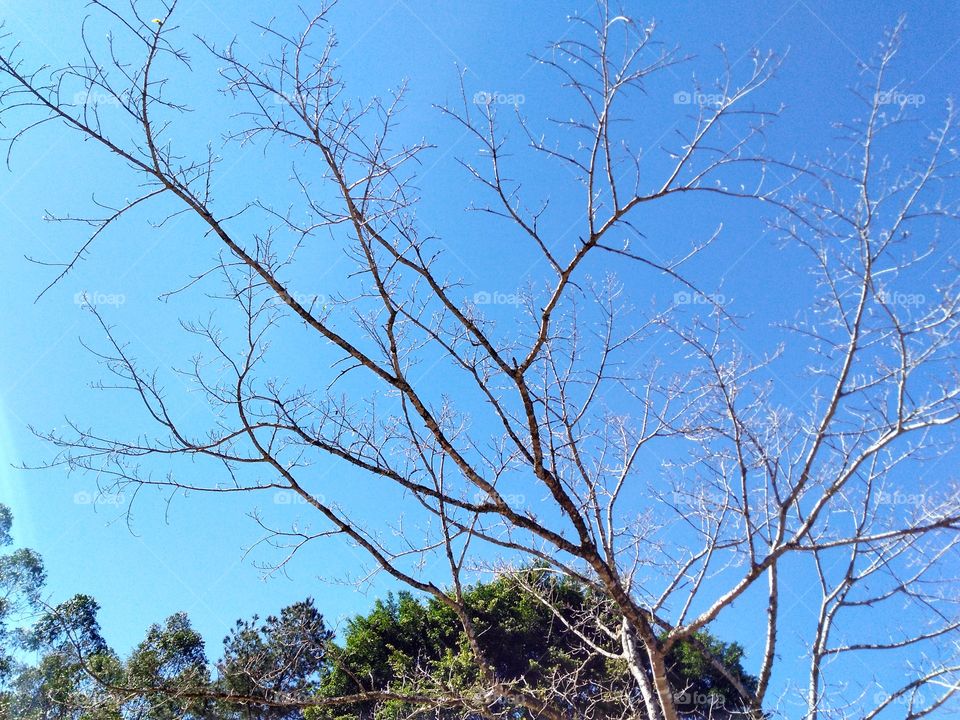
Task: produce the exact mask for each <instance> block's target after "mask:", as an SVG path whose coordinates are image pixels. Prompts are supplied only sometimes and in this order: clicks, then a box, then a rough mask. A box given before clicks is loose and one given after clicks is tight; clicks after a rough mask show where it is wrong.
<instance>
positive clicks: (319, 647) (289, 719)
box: [218, 598, 333, 720]
mask: <svg viewBox="0 0 960 720" xmlns="http://www.w3.org/2000/svg"><path fill="white" fill-rule="evenodd" d="M332 638H333V633H332V632H331V631H330V630H328V629H327V627H326V625H325V623H324V621H323V616H322V615H321V614H320V612H319V611H318V610H317V609H316V607H314V604H313V600H312V599H309V598H308V599H307V600H305V601H303V602H298V603H295V604H293V605H290V606H289V607H285V608H284V609H283V610H282V611H281V612H280V615H279V616H273V615H271V616H270V617H268V618H267V619H266V620H265V621H264V622H263V623H262V624H258V618H257V617H256V616H254V617H253V619H252V620H238V621H237V623H236V626H235V627H234V628H233V630H232V631H231V633H230V635H228V636H227V637H226V638H224V641H223V643H224V652H223V659H222V660H221V661H220V663H219V664H218V667H219V670H220V677H221V680H220V686H221V689H222V690H224V691H225V692H228V693H231V694H234V695H240V696H244V697H253V698H274V699H275V698H284V697H287V698H289V697H301V698H302V697H307V696H309V694H310V693H311V692H312V690H313V688H315V687H316V686H317V685H318V684H319V683H320V679H321V675H322V673H323V671H324V669H325V667H326V665H327V646H328V644H329V643H330V641H331V640H332ZM243 717H244V718H256V719H257V720H293V719H294V718H300V717H302V713H301V712H300V711H299V710H298V709H296V708H293V709H291V708H283V707H271V706H268V705H266V704H260V703H256V702H252V703H248V704H246V705H245V708H244V714H243Z"/></svg>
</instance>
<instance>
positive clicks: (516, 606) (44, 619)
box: [0, 505, 756, 720]
mask: <svg viewBox="0 0 960 720" xmlns="http://www.w3.org/2000/svg"><path fill="white" fill-rule="evenodd" d="M12 521H13V518H12V515H11V513H10V511H9V509H8V508H6V507H4V506H2V505H0V543H2V544H4V545H9V544H11V535H10V530H11V527H12ZM44 579H45V578H44V571H43V563H42V561H41V559H40V557H39V556H38V555H37V554H36V553H34V552H32V551H30V550H25V549H20V550H15V551H13V552H10V553H7V554H5V555H2V556H0V680H2V681H3V683H4V684H3V689H2V692H0V720H126V719H127V718H136V719H137V720H214V719H216V720H304V719H305V720H339V719H344V720H345V719H346V718H351V719H354V718H358V719H360V720H394V719H395V718H399V717H401V716H403V717H406V716H416V715H417V714H418V713H417V710H416V708H414V707H412V706H410V705H409V704H407V703H404V702H400V701H391V702H374V701H364V702H356V703H353V704H352V705H338V706H336V707H335V709H327V708H308V709H306V710H303V709H301V708H300V707H298V706H297V704H296V703H293V702H290V701H291V700H304V699H309V698H311V697H319V698H338V697H343V696H349V695H353V694H355V693H358V692H362V691H366V690H374V691H386V690H392V691H415V692H417V693H418V694H426V695H431V694H436V695H439V694H441V693H443V694H444V695H446V694H448V693H450V692H453V693H454V694H459V695H461V696H463V697H479V696H483V698H484V700H483V702H484V703H485V704H490V703H492V704H493V705H494V706H496V705H500V707H499V708H498V709H501V710H506V709H508V707H507V706H506V705H504V701H503V700H502V699H500V700H498V699H497V696H496V694H494V695H493V696H490V695H489V694H488V693H486V692H485V691H486V688H485V687H484V685H485V680H484V678H483V677H482V674H481V672H480V668H479V667H478V664H477V662H476V658H475V656H474V653H473V651H472V649H471V647H470V643H469V642H468V640H467V636H466V633H465V632H464V630H463V627H462V624H461V620H460V618H459V617H458V616H457V614H456V613H455V612H454V611H453V610H452V609H451V608H450V607H449V606H448V605H447V604H446V603H444V602H442V601H441V600H439V599H437V598H429V599H421V598H418V597H415V596H414V595H412V594H410V593H407V592H401V593H399V594H397V595H388V596H387V597H386V598H385V599H383V600H378V601H377V602H376V603H375V604H374V606H373V608H372V609H371V610H370V612H368V613H366V614H365V615H359V616H357V617H355V618H353V619H352V620H351V621H350V622H349V623H348V625H347V628H346V633H345V635H344V637H343V642H342V644H340V645H337V644H336V643H334V640H333V633H332V632H331V631H330V630H329V629H328V628H327V627H326V624H325V622H324V619H323V615H322V614H321V613H320V612H319V611H318V610H317V609H316V607H315V606H314V603H313V600H312V599H307V600H304V601H303V602H299V603H295V604H293V605H290V606H289V607H286V608H284V609H283V610H281V612H280V613H279V615H276V616H274V615H271V616H269V617H267V618H266V619H265V620H263V621H262V622H261V621H260V619H259V618H258V617H256V616H254V617H253V618H251V619H250V620H238V621H237V623H236V625H235V626H234V628H233V629H232V630H231V632H230V633H229V634H228V635H227V637H226V638H224V641H223V653H222V656H221V659H220V660H219V661H218V662H217V663H216V669H217V677H216V678H215V679H214V678H211V665H210V663H209V662H208V659H207V655H206V651H205V648H204V642H203V638H202V637H201V636H200V635H199V634H198V633H197V632H196V631H195V630H194V629H193V628H192V626H191V624H190V620H189V618H188V617H187V616H186V614H184V613H177V614H175V615H172V616H171V617H169V618H167V620H166V621H165V622H164V623H163V624H162V625H161V624H155V625H153V626H151V627H150V628H149V629H148V630H147V633H146V636H145V637H144V639H143V640H142V641H141V642H140V643H139V644H138V645H137V646H136V647H135V648H134V649H133V651H132V652H131V653H130V654H129V656H128V657H127V658H126V659H125V660H124V659H122V658H121V657H120V656H119V655H118V654H117V653H115V652H114V651H113V650H112V649H111V648H110V647H109V645H108V644H107V642H106V640H105V639H104V638H103V635H102V633H101V629H100V625H99V622H98V620H97V613H98V611H99V606H98V604H97V602H96V601H95V600H94V599H93V598H92V597H90V596H88V595H82V594H79V595H75V596H74V597H72V598H70V599H69V600H67V601H65V602H63V603H61V604H60V605H58V606H56V607H54V608H52V609H47V610H46V611H44V612H40V613H39V617H38V618H37V619H36V621H35V622H34V624H33V627H32V628H31V629H30V630H29V631H24V630H20V629H19V628H17V627H16V625H17V623H19V622H22V620H23V618H24V617H26V615H27V614H28V613H34V614H37V613H38V611H39V610H40V608H41V606H42V604H41V603H40V593H41V590H42V588H43V583H44ZM531 590H533V592H531ZM538 598H548V599H549V606H548V604H546V603H544V602H543V601H542V600H541V599H538ZM464 602H465V605H466V608H467V610H468V613H469V616H470V621H471V623H472V624H473V626H474V629H475V631H476V637H477V639H478V642H479V644H480V646H481V650H482V652H483V655H484V656H485V657H486V659H487V661H488V662H489V665H490V671H491V672H492V673H493V674H494V676H495V677H496V679H497V680H498V681H501V682H504V683H513V682H522V683H523V684H524V686H525V687H526V688H527V689H528V690H529V691H531V692H533V693H534V694H539V695H540V697H541V699H542V700H543V701H544V702H549V703H550V704H551V705H553V706H554V707H556V706H557V705H558V704H561V705H565V707H564V708H563V709H564V710H565V712H566V713H567V714H569V715H570V716H571V717H577V716H583V715H585V714H586V713H587V712H588V711H589V714H590V715H592V716H593V717H598V718H602V717H607V716H609V717H620V716H622V714H623V711H624V706H625V704H629V703H634V702H636V701H637V700H638V698H637V690H636V684H635V681H634V680H633V678H632V677H631V676H630V673H629V671H628V668H627V666H626V663H625V662H624V661H622V660H616V659H605V658H603V657H602V656H601V655H598V654H596V653H593V652H590V651H589V650H588V649H587V644H588V643H592V644H594V645H598V646H605V647H608V648H610V649H611V651H612V652H613V653H614V654H616V653H618V652H619V648H616V647H611V643H612V642H613V640H612V639H611V638H610V637H609V636H607V635H606V634H604V633H603V632H602V631H601V630H600V628H599V626H598V624H597V622H596V621H597V620H598V619H599V621H600V622H601V623H602V624H603V625H604V626H606V627H607V628H616V627H618V625H619V624H620V620H621V619H620V617H619V615H618V614H617V613H616V612H614V611H613V610H611V609H610V608H609V606H608V605H607V604H605V603H604V602H603V601H602V599H601V598H599V597H596V596H595V595H594V594H593V593H592V592H591V590H590V589H589V588H587V587H584V586H582V585H579V584H577V583H574V582H571V581H569V580H565V579H559V578H557V577H556V576H554V575H553V574H551V573H548V572H546V571H544V570H543V569H542V568H536V567H534V568H529V569H527V570H525V571H523V572H522V573H520V574H518V575H517V574H515V575H505V576H502V577H499V578H496V579H494V580H492V581H490V582H483V583H478V584H476V585H473V586H471V587H469V588H466V589H465V591H464ZM571 626H575V627H576V628H577V632H572V631H571V630H570V627H571ZM17 647H19V648H21V649H25V650H27V651H30V652H33V653H36V654H37V657H38V659H37V661H36V664H35V665H32V666H20V667H17V666H16V664H15V662H14V659H13V658H14V652H15V649H16V648H17ZM704 650H706V651H707V652H708V653H709V654H710V655H712V656H713V657H715V658H718V659H719V660H720V661H721V663H722V664H723V666H724V667H725V669H726V673H728V674H730V675H732V676H734V677H735V678H737V680H738V681H739V682H740V683H742V684H743V685H744V686H746V687H747V688H748V689H750V690H753V689H754V688H755V685H756V680H755V679H754V678H752V677H751V676H750V675H749V674H747V673H746V672H745V671H744V669H743V666H742V660H743V649H742V647H741V646H740V645H738V644H736V643H724V642H722V641H721V640H719V639H717V638H715V637H713V636H711V635H709V634H708V633H700V634H699V635H697V636H696V638H694V639H693V640H688V641H683V642H680V643H678V644H677V645H676V646H675V647H674V648H673V650H672V651H671V653H670V654H669V656H668V658H667V660H668V663H667V664H668V674H669V676H670V680H671V683H672V685H673V687H675V688H678V689H680V691H681V694H680V695H679V696H678V699H677V700H678V709H679V710H680V711H681V713H682V714H683V715H684V716H686V717H689V718H705V717H713V718H723V717H730V715H731V713H730V712H728V710H729V709H736V708H737V707H738V703H737V697H738V693H737V692H736V690H735V689H734V688H733V687H732V686H731V683H730V682H729V681H728V680H727V679H726V678H725V677H724V674H723V673H721V672H719V671H718V670H717V669H716V668H715V667H714V665H712V664H711V663H710V662H709V661H708V659H707V657H706V656H705V654H704ZM225 697H227V698H230V699H229V701H227V700H226V699H225ZM218 698H219V699H218ZM508 714H509V715H510V716H511V717H514V718H517V720H531V719H532V716H531V715H530V714H529V713H527V712H526V711H523V710H520V709H517V708H510V709H509V713H508ZM423 715H424V717H426V715H430V716H431V717H434V718H446V717H449V718H451V719H452V718H454V717H457V718H459V717H463V715H464V711H463V709H462V708H455V709H451V710H449V711H447V710H441V711H430V712H424V713H423Z"/></svg>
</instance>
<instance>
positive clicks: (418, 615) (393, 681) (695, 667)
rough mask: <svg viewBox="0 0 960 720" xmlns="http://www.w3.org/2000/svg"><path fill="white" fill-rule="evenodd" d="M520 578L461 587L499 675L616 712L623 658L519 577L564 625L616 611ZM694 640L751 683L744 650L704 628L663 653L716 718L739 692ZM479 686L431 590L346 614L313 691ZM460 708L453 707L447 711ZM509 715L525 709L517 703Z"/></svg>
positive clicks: (384, 709)
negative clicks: (334, 654)
mask: <svg viewBox="0 0 960 720" xmlns="http://www.w3.org/2000/svg"><path fill="white" fill-rule="evenodd" d="M522 580H523V583H522V584H521V583H520V582H518V579H517V578H515V577H509V576H504V577H500V578H497V579H495V580H493V581H491V582H486V583H478V584H477V585H474V586H472V587H470V588H469V589H467V590H466V591H465V593H464V600H465V603H466V605H467V606H468V607H469V609H470V611H471V618H472V620H473V623H474V626H475V628H476V634H477V637H478V638H479V640H480V642H481V644H482V649H483V651H484V654H485V655H486V657H487V658H488V659H489V661H490V663H491V665H492V666H493V670H494V672H495V674H496V676H497V678H498V679H499V680H503V681H515V680H520V679H522V680H523V681H524V682H525V683H526V684H527V686H528V687H531V688H533V689H534V690H537V689H539V690H541V691H542V692H543V695H544V698H545V699H546V698H547V697H549V698H550V699H551V700H552V702H553V703H557V702H566V703H567V708H566V709H567V710H568V712H570V713H571V714H572V715H574V716H576V715H578V714H582V713H583V712H584V711H585V709H586V708H587V707H589V708H590V709H591V712H592V713H593V714H594V715H595V716H599V717H603V716H604V715H609V716H612V717H619V716H620V715H621V714H622V712H623V703H624V701H625V700H626V699H627V698H629V697H633V696H635V695H636V690H635V689H634V688H635V684H634V681H633V680H632V679H631V678H630V676H629V673H628V670H627V668H626V664H625V663H623V662H620V661H614V660H604V659H602V658H601V657H599V656H596V655H593V654H591V653H589V652H588V651H587V650H586V649H585V647H584V643H583V642H582V641H581V640H580V639H578V638H577V637H576V635H575V634H574V633H572V632H570V631H569V629H568V628H567V627H566V626H565V625H564V623H563V622H561V620H560V619H558V617H557V615H556V613H555V612H554V611H553V610H551V609H550V608H549V607H547V606H546V605H545V604H544V603H543V602H541V601H540V600H538V599H537V598H536V597H535V596H534V595H533V594H531V593H530V592H528V591H527V590H525V589H524V587H523V585H526V586H527V587H530V586H533V587H536V589H537V594H538V595H540V596H541V597H549V598H550V603H551V605H552V606H553V607H554V608H555V609H557V610H558V611H560V612H561V613H562V615H563V616H564V618H566V619H567V620H568V622H570V623H571V624H577V623H578V619H579V618H582V617H585V616H593V617H596V616H597V615H598V614H599V617H601V618H602V619H603V621H604V623H605V624H606V625H607V627H617V626H618V624H619V616H617V615H616V613H612V612H610V611H609V610H605V609H604V607H603V606H602V604H600V603H599V601H598V599H597V598H595V597H593V595H592V593H591V592H590V591H589V590H588V589H586V588H584V587H582V586H580V585H578V584H576V583H572V582H570V581H568V580H563V579H557V578H556V577H555V576H553V575H550V574H548V573H544V572H541V571H539V570H537V569H535V568H534V569H530V570H528V571H526V572H525V573H524V574H523V576H522ZM592 627H593V629H591V624H589V623H584V624H582V625H580V627H579V628H578V630H579V632H580V633H581V634H583V635H585V636H586V637H588V639H590V640H591V641H592V642H595V643H596V644H598V645H606V646H608V647H609V646H610V640H609V638H605V637H603V636H601V635H599V633H598V631H597V630H596V627H595V625H593V626H592ZM591 635H592V636H591ZM698 645H702V647H704V648H706V649H708V650H709V651H710V652H711V653H712V654H713V655H714V656H716V657H718V658H720V659H721V660H722V662H723V663H724V665H725V666H726V668H727V670H728V671H729V672H730V673H732V674H733V675H734V676H735V677H737V678H738V679H739V680H740V681H741V682H742V683H743V684H744V685H746V686H747V687H748V688H752V687H754V686H755V682H756V681H755V679H754V678H752V677H750V676H749V675H748V674H747V673H746V672H745V671H744V669H743V667H742V665H741V659H742V656H743V650H742V648H741V647H740V646H739V645H737V644H735V643H734V644H727V643H724V642H722V641H720V640H718V639H716V638H714V637H712V636H710V635H709V634H707V633H701V634H700V635H699V636H698V637H697V642H696V643H695V642H690V641H686V642H681V643H679V644H678V645H677V646H676V647H675V648H674V650H673V651H672V652H671V653H670V655H669V657H668V667H669V674H670V676H671V680H672V682H673V686H674V687H677V688H685V691H684V692H683V693H682V694H681V695H680V697H679V702H680V709H681V710H682V711H683V712H684V713H685V714H687V715H690V716H695V717H697V716H707V715H709V714H710V713H711V709H712V710H713V711H714V712H713V716H714V717H719V716H720V712H719V709H720V708H724V707H726V708H736V707H738V706H739V704H738V702H737V697H738V694H737V692H736V690H735V689H734V688H733V687H732V686H731V685H730V683H729V682H728V681H727V680H726V679H724V678H723V676H722V675H721V674H720V673H719V672H718V671H717V670H715V669H714V668H713V666H712V665H710V663H709V661H708V660H707V659H706V658H705V657H704V654H703V652H702V651H701V650H700V649H699V647H698ZM611 649H612V650H613V651H614V652H616V651H618V649H617V648H611ZM574 671H576V672H574ZM558 682H559V683H560V684H559V685H558V684H557V683H558ZM479 685H480V677H479V671H478V668H477V665H476V663H475V661H474V658H473V654H472V653H471V651H470V649H469V644H468V642H467V638H466V636H465V633H464V632H463V630H462V627H461V625H460V622H459V620H458V619H457V617H456V615H455V614H454V612H453V611H452V610H450V609H449V608H448V607H447V606H446V605H444V604H443V603H441V602H440V601H439V600H437V599H435V598H431V599H428V600H420V599H418V598H416V597H414V596H413V595H411V594H409V593H400V594H399V595H396V596H393V595H391V596H388V598H387V599H386V600H384V601H377V602H376V604H375V605H374V607H373V609H372V610H371V611H370V612H369V613H368V614H367V615H362V616H358V617H356V618H354V619H353V620H351V621H350V622H349V624H348V626H347V631H346V634H345V637H344V642H343V646H342V649H341V652H340V653H339V655H338V663H337V664H335V666H334V667H333V668H332V669H331V671H330V672H329V674H328V675H327V676H326V677H325V678H324V682H323V685H322V687H321V689H320V693H321V694H322V695H324V696H326V697H337V696H343V695H348V694H351V693H356V692H358V691H360V690H362V689H365V688H366V689H375V690H386V689H390V688H392V689H394V690H397V689H401V688H402V689H406V690H416V691H418V692H422V693H429V692H430V691H431V690H432V689H436V688H438V687H444V688H450V689H456V690H460V691H461V692H465V693H468V692H469V691H470V690H471V689H473V690H477V689H478V688H479ZM411 710H412V708H410V707H408V706H405V705H403V704H402V703H397V702H389V703H383V704H375V703H373V702H365V703H357V704H355V705H354V706H352V707H349V708H347V709H342V708H338V709H336V710H325V709H315V710H312V711H309V712H308V713H307V717H308V718H315V719H316V720H320V719H321V718H322V719H324V720H332V719H334V718H347V717H351V718H355V717H360V718H377V719H378V720H379V719H381V718H383V719H384V720H386V719H387V718H394V717H398V716H400V715H402V714H403V715H406V714H410V712H411ZM459 715H460V713H457V712H451V714H450V717H455V716H459ZM516 716H517V717H524V715H523V713H520V712H519V711H518V713H517V714H516Z"/></svg>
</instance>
